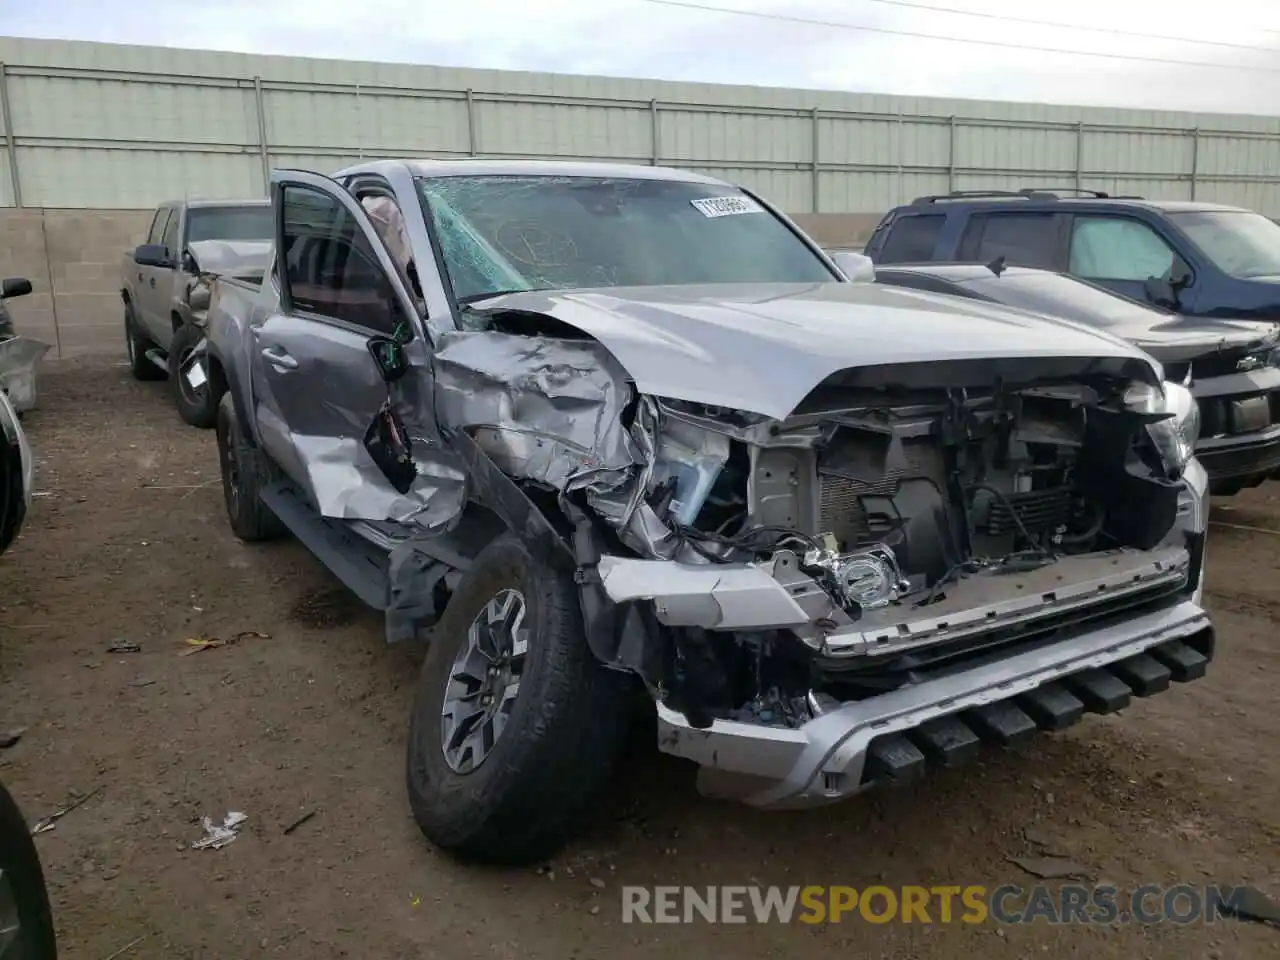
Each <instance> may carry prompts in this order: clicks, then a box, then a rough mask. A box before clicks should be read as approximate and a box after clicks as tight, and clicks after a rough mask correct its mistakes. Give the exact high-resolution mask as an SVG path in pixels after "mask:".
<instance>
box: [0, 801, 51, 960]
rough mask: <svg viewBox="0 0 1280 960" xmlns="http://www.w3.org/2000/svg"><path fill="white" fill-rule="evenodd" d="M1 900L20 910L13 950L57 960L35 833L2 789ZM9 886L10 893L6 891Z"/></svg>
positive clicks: (34, 958) (35, 958)
mask: <svg viewBox="0 0 1280 960" xmlns="http://www.w3.org/2000/svg"><path fill="white" fill-rule="evenodd" d="M0 877H2V878H3V879H0V896H3V897H6V898H7V897H9V896H12V898H13V903H14V904H15V905H16V906H17V915H18V917H17V918H18V924H19V933H18V937H19V940H18V942H17V943H14V944H13V946H14V947H16V948H17V950H16V951H15V952H16V953H17V954H18V955H19V956H22V957H30V958H31V960H57V957H58V946H57V942H56V936H55V930H54V926H53V912H52V910H51V909H50V905H49V893H48V891H47V890H46V889H45V885H44V871H42V870H41V869H40V857H39V855H38V854H37V853H36V845H35V842H34V841H33V840H32V839H31V830H30V828H29V827H28V826H27V822H26V820H25V819H24V818H23V816H22V811H21V810H19V809H18V805H17V804H16V803H15V802H14V800H13V797H11V796H9V791H8V790H6V789H5V788H4V787H3V786H0ZM5 885H7V888H8V889H7V890H4V889H3V887H4V886H5Z"/></svg>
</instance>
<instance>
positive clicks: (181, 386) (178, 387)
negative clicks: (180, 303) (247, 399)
mask: <svg viewBox="0 0 1280 960" xmlns="http://www.w3.org/2000/svg"><path fill="white" fill-rule="evenodd" d="M203 339H204V330H202V329H201V328H200V327H197V326H196V325H195V324H191V323H184V324H183V325H182V326H181V327H179V328H178V329H177V330H176V331H175V332H174V334H173V340H172V341H171V342H170V343H169V384H170V386H171V388H172V389H173V405H174V406H175V407H177V408H178V416H180V417H181V418H182V419H183V421H184V422H186V423H189V424H190V425H191V426H193V427H199V428H200V429H202V430H207V429H209V428H210V427H212V426H213V425H214V424H215V423H216V422H217V420H218V400H219V397H218V395H217V393H215V392H214V389H213V383H212V381H211V380H210V377H209V365H208V362H207V360H206V359H205V358H204V357H192V356H191V353H192V351H193V350H194V349H195V347H196V344H198V343H199V342H200V341H201V340H203ZM196 367H198V373H194V371H193V368H196ZM193 373H194V375H193ZM193 379H194V380H197V381H198V385H193V384H192V382H191V381H192V380H193Z"/></svg>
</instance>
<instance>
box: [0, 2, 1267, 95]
mask: <svg viewBox="0 0 1280 960" xmlns="http://www.w3.org/2000/svg"><path fill="white" fill-rule="evenodd" d="M689 2H691V3H694V4H696V5H700V6H707V5H709V6H717V7H724V8H732V9H738V10H749V11H756V12H758V13H766V14H772V15H777V16H783V17H798V18H807V19H813V20H820V21H827V22H828V24H849V25H850V26H849V27H848V28H843V27H840V26H831V25H813V24H804V23H794V22H785V21H781V20H771V19H763V18H760V17H754V16H736V15H732V14H727V13H717V12H706V11H701V10H691V9H684V8H679V7H675V6H669V5H661V4H659V3H656V2H653V0H534V2H528V0H525V2H519V0H465V2H436V3H431V2H423V0H197V2H194V3H188V2H178V0H117V2H107V0H40V2H36V0H0V33H3V34H6V35H11V36H29V37H58V38H66V39H76V40H101V41H109V42H117V43H138V44H148V45H163V46H173V47H199V48H208V49H217V50H234V51H240V52H245V53H276V54H288V55H296V56H317V57H340V58H346V59H360V60H385V61H397V62H404V63H425V64H439V65H446V66H464V67H489V68H498V69H515V70H542V71H557V72H567V73H593V74H607V75H612V76H624V77H655V78H661V79H669V80H690V81H703V82H720V83H748V84H761V85H767V86H788V87H813V88H820V89H834V90H849V91H861V92H877V93H898V94H915V95H921V96H951V97H974V98H981V99H1001V100H1036V101H1048V102H1056V103H1080V104H1098V105H1107V106H1131V107H1153V108H1166V109H1174V110H1198V111H1222V112H1233V113H1256V114H1272V115H1274V114H1280V6H1277V7H1275V8H1271V7H1270V5H1269V4H1264V3H1258V2H1247V0H1213V2H1209V0H1164V2H1159V0H1074V2H1071V3H1061V2H1049V0H892V2H886V0H689ZM922 6H928V7H932V8H934V9H919V8H920V7H922ZM911 7H915V9H911ZM937 8H944V9H945V8H950V9H963V10H966V11H969V12H970V13H981V14H983V15H984V16H965V15H960V14H953V13H946V12H941V11H940V10H939V9H937ZM1001 17H1011V18H1021V19H1023V20H1027V19H1030V20H1041V21H1052V22H1054V23H1058V24H1065V25H1068V26H1042V25H1036V24H1029V23H1025V22H1023V23H1019V22H1016V20H1008V19H1000V18H1001ZM356 23H361V24H366V25H368V26H367V27H366V28H365V29H362V30H357V29H355V24H356ZM1090 26H1092V27H1102V28H1104V30H1111V31H1122V32H1123V33H1107V32H1099V31H1097V30H1090V29H1081V28H1084V27H1090ZM855 27H862V28H874V29H861V30H859V29H854V28H855ZM874 31H903V32H906V33H911V34H927V35H933V36H935V37H941V38H951V40H949V41H948V40H945V39H928V38H925V37H920V36H902V35H895V34H893V33H879V32H874ZM1131 34H1141V35H1146V36H1145V37H1144V36H1133V35H1131ZM1152 34H1156V35H1160V36H1161V37H1164V38H1165V39H1156V38H1153V37H1151V35H1152ZM961 38H964V39H969V40H975V41H978V40H981V41H991V42H994V43H997V44H1001V45H1007V46H991V45H982V44H978V43H966V42H957V41H958V40H959V39H961ZM1179 38H1195V41H1201V42H1195V41H1192V40H1190V39H1179ZM1203 41H1213V43H1205V42H1203ZM1215 44H1217V45H1215ZM1035 47H1040V48H1056V49H1058V50H1079V51H1092V52H1095V53H1106V54H1124V55H1126V56H1131V57H1135V58H1146V59H1145V60H1143V59H1134V60H1122V59H1108V58H1104V57H1095V56H1073V55H1069V54H1065V53H1050V52H1046V51H1045V50H1043V49H1040V50H1037V49H1033V48H1035ZM1151 60H1175V61H1192V62H1200V63H1206V64H1217V65H1219V66H1217V67H1201V66H1191V65H1186V64H1175V63H1158V62H1150V61H1151ZM1228 65H1229V67H1230V68H1225V67H1227V66H1228Z"/></svg>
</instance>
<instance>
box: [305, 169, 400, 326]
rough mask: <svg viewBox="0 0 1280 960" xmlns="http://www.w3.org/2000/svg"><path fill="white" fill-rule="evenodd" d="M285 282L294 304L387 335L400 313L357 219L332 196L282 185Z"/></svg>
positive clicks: (311, 311)
mask: <svg viewBox="0 0 1280 960" xmlns="http://www.w3.org/2000/svg"><path fill="white" fill-rule="evenodd" d="M281 207H282V210H283V213H284V243H283V245H282V250H283V257H282V259H283V261H284V265H285V283H286V284H287V285H288V291H289V296H290V297H291V299H292V302H293V306H294V308H295V309H298V310H305V311H308V312H310V313H317V314H320V315H321V316H324V317H333V318H335V319H338V320H344V321H346V322H347V323H353V324H356V325H357V326H361V327H365V328H367V329H369V330H375V331H377V332H378V333H382V334H386V335H388V336H390V335H392V334H394V333H395V332H396V327H397V326H398V325H399V323H400V320H401V318H402V314H401V311H400V305H399V302H398V301H397V300H396V297H395V293H394V292H393V290H392V288H391V284H390V282H389V281H388V279H387V275H386V273H384V272H383V269H382V266H381V265H380V264H379V263H378V258H377V256H376V255H375V254H374V252H373V247H372V246H371V245H370V244H369V241H368V240H367V239H366V238H365V235H364V232H363V231H362V230H361V229H360V225H359V223H357V222H356V220H355V219H354V218H353V217H352V216H351V214H349V213H348V212H347V209H346V207H344V206H343V205H342V203H340V202H339V201H338V199H337V198H336V197H331V196H329V195H328V194H326V193H321V192H320V191H318V190H310V189H307V188H306V187H294V186H286V187H285V188H284V195H283V197H282V198H281Z"/></svg>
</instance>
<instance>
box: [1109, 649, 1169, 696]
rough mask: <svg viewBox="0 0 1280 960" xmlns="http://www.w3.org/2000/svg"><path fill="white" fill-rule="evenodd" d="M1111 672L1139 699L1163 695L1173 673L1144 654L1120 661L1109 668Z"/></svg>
mask: <svg viewBox="0 0 1280 960" xmlns="http://www.w3.org/2000/svg"><path fill="white" fill-rule="evenodd" d="M1111 672H1112V673H1114V674H1115V675H1116V676H1117V677H1119V678H1120V679H1121V680H1123V681H1124V682H1125V684H1126V685H1127V686H1128V687H1129V688H1130V689H1131V690H1133V692H1134V694H1135V695H1137V696H1139V697H1149V696H1151V695H1152V694H1156V693H1163V692H1164V691H1166V690H1168V689H1169V681H1170V680H1171V679H1172V678H1173V672H1172V671H1171V670H1170V669H1169V668H1168V667H1166V666H1164V664H1162V663H1160V661H1158V660H1156V659H1155V658H1154V657H1149V656H1147V654H1145V653H1140V654H1138V656H1136V657H1130V658H1129V659H1128V660H1121V661H1120V662H1119V663H1117V664H1114V665H1113V666H1112V667H1111Z"/></svg>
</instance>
